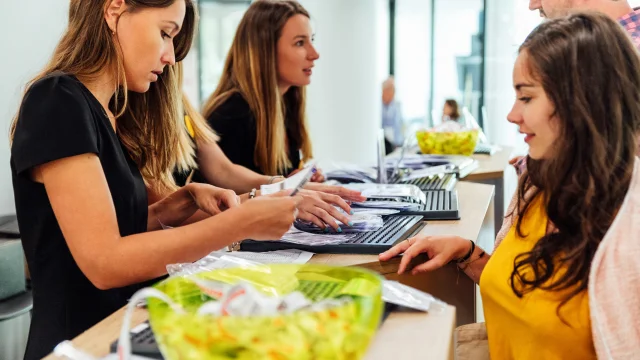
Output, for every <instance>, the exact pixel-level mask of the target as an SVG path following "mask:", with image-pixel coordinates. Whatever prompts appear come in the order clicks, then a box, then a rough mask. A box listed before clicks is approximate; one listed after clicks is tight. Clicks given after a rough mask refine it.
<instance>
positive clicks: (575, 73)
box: [511, 13, 640, 312]
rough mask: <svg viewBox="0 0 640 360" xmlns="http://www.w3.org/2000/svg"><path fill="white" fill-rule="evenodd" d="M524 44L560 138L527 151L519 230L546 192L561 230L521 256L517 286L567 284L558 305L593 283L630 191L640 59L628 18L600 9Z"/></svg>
mask: <svg viewBox="0 0 640 360" xmlns="http://www.w3.org/2000/svg"><path fill="white" fill-rule="evenodd" d="M520 52H526V54H527V66H528V70H529V74H530V76H531V77H532V78H533V79H534V80H536V81H538V82H539V83H540V84H541V85H542V87H543V89H544V91H545V93H546V95H547V97H548V98H549V99H550V101H551V102H552V103H553V105H554V108H555V112H554V114H553V120H550V121H557V124H558V128H559V138H558V140H557V141H556V142H555V145H554V146H555V148H554V149H553V156H552V157H551V158H549V159H544V160H534V159H532V158H527V167H528V170H527V171H526V172H525V173H524V174H523V176H522V177H521V179H520V182H519V186H518V195H517V199H518V200H517V201H518V203H517V206H516V209H520V210H519V213H520V215H519V216H518V219H517V225H516V226H517V231H518V234H519V236H521V237H523V236H524V235H523V233H522V219H523V216H522V215H524V214H525V213H526V212H527V211H528V210H529V209H530V206H531V203H532V202H533V200H534V199H535V198H536V197H537V196H543V200H544V204H545V209H546V213H547V215H548V218H549V221H550V223H551V224H552V227H553V229H554V231H552V232H551V233H550V234H547V235H545V236H544V237H542V238H541V239H539V240H538V241H537V243H536V244H535V246H534V248H533V250H531V251H530V252H527V253H524V254H521V255H519V256H517V257H516V259H515V261H514V269H513V272H512V274H511V287H512V289H513V291H514V293H515V294H516V295H517V296H519V297H521V296H522V295H523V294H525V293H527V292H530V291H532V290H534V289H543V290H548V291H563V292H564V291H566V296H564V297H563V300H562V302H561V303H560V305H559V306H558V309H557V311H558V312H559V311H560V308H561V307H562V306H563V305H564V304H566V303H567V302H568V301H569V300H570V299H571V298H572V297H574V296H575V295H577V294H578V293H580V292H582V291H584V290H585V289H586V288H587V284H588V279H589V271H590V269H591V262H592V260H593V257H594V255H595V253H596V250H597V249H598V246H599V245H600V242H601V241H602V239H603V237H604V235H605V233H606V232H607V230H608V229H609V227H610V226H611V223H612V222H613V220H614V218H615V217H616V214H617V212H618V210H619V209H620V206H621V205H622V202H623V200H624V198H625V195H626V193H627V191H628V189H629V185H630V182H631V176H632V173H633V168H634V163H635V152H636V134H637V133H638V129H639V127H640V59H639V58H638V52H637V50H636V48H635V47H634V45H633V44H632V43H631V41H630V39H629V37H628V35H627V34H626V33H624V31H623V30H622V28H621V27H620V25H619V24H617V23H616V22H614V21H613V20H611V19H609V18H608V17H606V16H605V15H602V14H595V13H579V14H573V15H570V16H567V17H564V18H560V19H555V20H550V21H547V22H545V23H543V24H542V25H540V26H538V27H537V28H536V29H535V30H534V31H533V32H532V33H531V34H530V35H529V36H528V37H527V39H526V40H525V42H524V43H523V44H522V46H521V47H520ZM525 194H526V196H525ZM559 269H563V270H566V272H558V270H559Z"/></svg>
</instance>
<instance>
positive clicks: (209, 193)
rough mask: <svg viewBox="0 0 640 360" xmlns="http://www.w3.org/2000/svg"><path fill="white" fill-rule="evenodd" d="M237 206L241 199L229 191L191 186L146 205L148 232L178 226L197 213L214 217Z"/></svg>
mask: <svg viewBox="0 0 640 360" xmlns="http://www.w3.org/2000/svg"><path fill="white" fill-rule="evenodd" d="M238 205H240V199H239V197H238V196H236V193H235V192H233V191H232V190H226V189H221V188H217V187H215V186H211V185H208V184H200V183H191V184H188V185H186V186H184V187H182V188H180V189H178V190H177V191H175V192H173V193H172V194H170V195H169V196H166V197H164V198H163V199H162V200H160V201H158V202H156V203H155V204H153V205H151V206H149V216H148V223H147V230H148V231H151V230H157V229H159V228H160V227H166V226H170V227H175V226H181V225H183V224H184V222H185V221H186V220H187V219H189V218H190V217H191V216H193V214H195V213H196V212H197V211H198V210H202V211H203V212H204V213H206V214H209V215H216V214H219V213H221V212H223V211H224V210H227V209H231V208H234V207H237V206H238Z"/></svg>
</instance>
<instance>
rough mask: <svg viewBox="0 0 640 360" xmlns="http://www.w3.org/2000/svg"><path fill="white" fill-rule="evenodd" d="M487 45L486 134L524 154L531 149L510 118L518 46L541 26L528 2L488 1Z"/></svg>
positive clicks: (492, 140) (496, 141) (513, 96)
mask: <svg viewBox="0 0 640 360" xmlns="http://www.w3.org/2000/svg"><path fill="white" fill-rule="evenodd" d="M486 17H487V21H486V23H487V25H486V26H487V27H486V29H485V31H486V42H485V55H486V58H485V74H484V75H485V87H484V89H485V106H486V108H487V117H488V119H486V120H485V123H484V126H485V132H486V135H487V137H488V138H489V140H490V141H491V142H493V143H497V144H502V145H509V146H513V147H515V148H516V151H517V152H519V153H523V152H525V151H526V149H527V147H526V144H525V143H524V140H523V137H522V136H521V135H520V134H518V131H517V128H516V127H515V126H514V125H512V124H510V123H508V122H507V120H506V118H507V114H508V113H509V111H510V110H511V106H512V105H513V102H514V100H515V93H514V91H513V86H512V82H513V81H512V71H513V65H514V63H515V59H516V57H517V52H518V47H519V46H520V44H521V43H522V42H523V41H524V39H525V37H526V36H527V35H528V34H529V32H531V30H533V28H534V27H535V26H536V25H537V24H539V23H540V21H541V20H540V16H539V14H538V13H537V12H533V11H530V10H529V1H528V0H515V1H514V0H487V8H486Z"/></svg>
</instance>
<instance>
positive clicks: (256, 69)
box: [203, 1, 320, 180]
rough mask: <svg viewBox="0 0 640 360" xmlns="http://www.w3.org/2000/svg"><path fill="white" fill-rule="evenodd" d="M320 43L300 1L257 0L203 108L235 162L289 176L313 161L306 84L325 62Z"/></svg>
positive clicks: (256, 169) (224, 147)
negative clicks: (320, 61)
mask: <svg viewBox="0 0 640 360" xmlns="http://www.w3.org/2000/svg"><path fill="white" fill-rule="evenodd" d="M312 38H313V34H312V31H311V26H310V24H309V14H308V13H307V11H306V10H305V9H304V8H303V7H302V6H301V5H300V4H298V3H297V2H296V1H257V2H254V3H253V4H252V5H251V6H250V7H249V9H248V10H247V12H246V13H245V15H244V17H243V18H242V21H241V22H240V25H239V27H238V30H237V32H236V35H235V38H234V41H233V43H232V45H231V49H230V50H229V54H228V55H227V60H226V64H225V67H224V71H223V74H222V77H221V78H220V83H219V84H218V87H217V89H216V90H215V91H214V93H213V94H212V95H211V97H209V99H208V100H207V102H206V104H205V106H204V111H203V115H204V116H205V118H207V120H208V122H209V124H210V125H211V127H212V128H213V129H214V130H215V131H216V133H217V134H218V135H219V136H220V142H219V143H218V144H219V146H220V148H221V149H222V151H224V153H225V154H226V155H227V157H228V158H229V159H230V160H231V162H233V163H234V164H238V165H242V166H245V167H247V168H249V169H251V170H253V171H255V172H258V173H261V174H266V175H283V176H287V175H289V174H291V173H292V172H293V171H295V170H296V169H298V168H299V167H300V162H301V161H306V160H308V159H310V158H312V157H313V154H312V150H311V140H310V139H309V134H308V131H307V124H306V120H305V117H306V116H305V99H306V96H305V86H306V85H308V84H309V83H310V78H311V68H313V66H314V61H315V60H317V59H318V58H319V55H318V53H317V52H316V50H315V48H314V46H313V44H312V40H313V39H312ZM318 180H320V179H318Z"/></svg>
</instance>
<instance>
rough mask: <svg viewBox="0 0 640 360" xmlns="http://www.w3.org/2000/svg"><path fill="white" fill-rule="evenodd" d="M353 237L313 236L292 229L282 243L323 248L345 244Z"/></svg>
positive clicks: (341, 235) (343, 235) (348, 235)
mask: <svg viewBox="0 0 640 360" xmlns="http://www.w3.org/2000/svg"><path fill="white" fill-rule="evenodd" d="M353 237H354V235H353V234H331V235H329V234H313V233H309V232H305V231H302V230H298V229H296V228H295V227H291V229H289V231H288V232H287V233H286V234H284V236H282V239H280V241H284V242H289V243H292V244H299V245H309V246H322V245H338V244H343V243H345V242H347V241H349V240H351V239H353Z"/></svg>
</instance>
